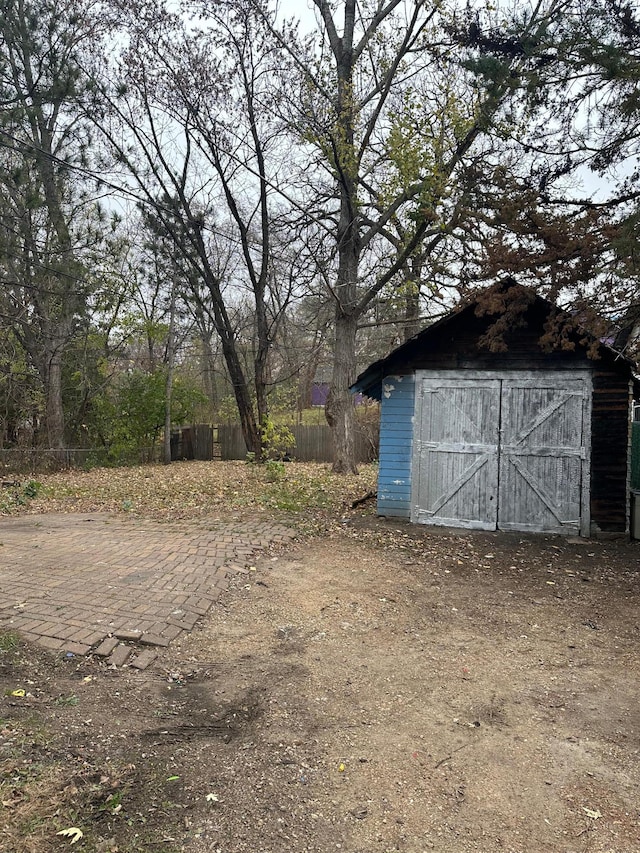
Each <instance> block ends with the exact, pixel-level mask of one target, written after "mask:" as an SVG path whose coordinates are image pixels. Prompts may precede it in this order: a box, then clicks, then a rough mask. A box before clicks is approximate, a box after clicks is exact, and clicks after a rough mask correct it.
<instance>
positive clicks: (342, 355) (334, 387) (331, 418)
mask: <svg viewBox="0 0 640 853" xmlns="http://www.w3.org/2000/svg"><path fill="white" fill-rule="evenodd" d="M356 329H357V318H356V317H355V316H354V315H352V314H351V315H350V314H343V313H341V312H340V313H338V315H337V316H336V337H335V350H334V359H333V376H332V379H331V387H330V388H329V396H328V398H327V405H326V408H325V415H326V418H327V423H328V424H329V426H330V427H331V431H332V434H333V442H334V452H335V457H334V462H333V470H334V471H335V472H336V473H337V474H357V473H358V468H357V466H356V461H355V459H356V456H355V427H356V419H355V410H354V405H353V397H352V395H351V393H350V391H349V386H350V385H351V384H352V383H353V382H354V380H355V378H356V356H355V352H356Z"/></svg>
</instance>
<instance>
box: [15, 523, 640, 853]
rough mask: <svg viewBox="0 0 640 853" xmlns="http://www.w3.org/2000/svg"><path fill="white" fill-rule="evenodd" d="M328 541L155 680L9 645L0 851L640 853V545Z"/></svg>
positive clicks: (270, 559)
mask: <svg viewBox="0 0 640 853" xmlns="http://www.w3.org/2000/svg"><path fill="white" fill-rule="evenodd" d="M185 524H187V522H185ZM327 527H328V532H327V533H326V534H325V535H323V536H321V537H316V538H312V539H309V540H307V541H306V542H304V543H302V544H300V545H298V546H297V549H296V550H295V551H289V552H285V553H281V554H279V555H277V556H274V555H270V556H266V557H265V558H264V560H263V561H262V562H260V563H258V564H257V565H256V566H255V567H254V569H250V570H249V571H247V573H240V574H238V576H237V578H236V580H235V582H234V584H233V585H232V587H231V589H230V590H229V591H228V592H227V593H225V594H224V596H223V598H222V600H221V602H220V604H219V605H218V606H216V607H215V608H214V610H213V611H212V613H211V614H210V615H209V616H208V617H207V618H206V619H205V620H204V621H203V623H202V625H201V626H200V628H199V629H197V630H195V631H194V632H192V633H191V634H190V635H188V636H187V637H186V638H184V639H183V640H182V641H181V642H180V644H179V645H176V644H173V645H172V646H171V647H170V649H169V650H168V651H167V652H166V653H165V654H163V656H162V657H161V659H160V661H159V663H158V664H157V665H155V667H154V668H153V669H151V670H146V671H144V672H133V671H131V670H128V669H117V670H116V669H109V668H107V667H105V666H104V664H101V663H99V662H98V661H95V660H91V659H77V658H71V659H67V660H65V659H60V658H56V657H54V656H52V655H49V654H47V653H45V652H40V651H38V650H36V649H34V648H32V647H25V646H23V645H19V646H18V647H17V648H11V647H10V646H11V643H10V642H9V641H8V640H7V639H6V638H5V641H4V650H3V651H2V652H0V718H2V722H1V723H0V768H1V770H2V776H1V777H0V795H1V796H0V801H1V803H2V805H1V807H0V849H2V850H6V851H8V853H23V851H38V853H41V851H42V853H49V851H54V850H55V851H57V850H64V849H69V848H70V843H69V839H68V838H65V837H63V836H58V835H56V833H57V832H58V831H60V830H61V829H65V828H68V827H78V828H79V829H81V830H82V831H83V833H84V835H83V837H82V838H81V839H80V840H79V841H78V842H77V843H76V844H75V845H74V846H73V848H72V849H74V850H84V851H96V853H133V851H145V853H149V851H155V850H163V851H171V852H172V853H176V851H188V853H205V851H206V853H209V851H214V853H217V851H220V853H245V851H246V853H249V851H251V853H280V851H287V853H289V851H292V852H293V853H321V852H322V853H327V851H331V850H340V851H347V853H371V851H381V853H390V851H403V853H424V851H432V850H436V851H441V853H460V851H463V853H464V851H479V853H494V851H495V853H503V851H510V853H530V852H531V851H542V853H545V851H562V853H579V852H580V853H582V851H590V853H614V852H615V853H637V851H638V850H639V849H640V801H639V799H638V791H639V790H640V762H639V758H640V704H639V703H638V676H639V675H640V663H639V659H638V654H637V648H638V640H639V639H640V618H639V615H638V601H639V594H640V573H639V571H638V568H639V563H638V556H639V554H640V552H639V551H638V547H637V545H636V544H634V543H632V544H620V543H600V542H584V543H580V544H577V543H576V544H572V543H569V542H567V541H566V540H564V539H562V538H558V537H542V536H540V537H529V536H527V537H525V536H518V535H505V534H478V533H476V534H472V533H461V532H456V531H431V530H428V529H426V528H423V527H414V526H410V525H406V524H400V523H394V522H390V521H385V520H381V519H375V518H373V517H371V516H366V515H355V514H353V513H351V514H348V517H346V516H345V515H343V517H342V520H340V519H339V518H338V519H336V520H335V522H333V523H332V524H330V525H329V524H328V525H327ZM16 690H18V691H20V690H24V691H25V693H24V695H12V694H13V693H14V691H16Z"/></svg>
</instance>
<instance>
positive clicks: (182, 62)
mask: <svg viewBox="0 0 640 853" xmlns="http://www.w3.org/2000/svg"><path fill="white" fill-rule="evenodd" d="M141 9H144V10H145V11H144V14H143V13H142V12H141ZM141 21H142V26H140V22H141ZM128 26H129V29H128V34H129V39H130V43H129V48H128V50H127V51H126V52H125V54H124V55H123V56H122V58H121V61H120V62H119V64H118V66H117V68H116V69H115V72H116V73H115V82H114V83H113V84H111V85H110V84H109V83H108V82H106V80H107V77H108V75H105V77H104V79H103V81H102V90H101V96H102V98H104V99H105V101H106V103H107V104H108V107H107V109H105V110H104V111H103V113H102V115H101V116H98V115H97V114H96V121H97V122H98V124H99V126H100V128H101V130H102V132H103V134H104V135H105V137H106V138H107V140H108V142H109V144H110V146H111V148H112V150H113V151H114V152H115V153H116V155H117V157H118V159H119V160H120V161H121V162H122V163H124V164H125V165H126V166H127V168H128V170H129V172H130V174H131V175H132V176H133V178H134V179H135V181H136V183H137V185H138V191H139V192H140V193H141V195H142V196H143V197H144V198H145V199H146V200H147V202H148V204H149V205H150V206H151V208H152V209H153V216H154V217H155V218H156V220H157V222H158V223H159V224H160V225H161V226H162V228H163V229H164V233H165V234H166V235H167V236H168V237H170V238H171V239H172V240H173V241H174V244H175V246H176V248H177V250H178V251H179V252H180V254H181V256H182V258H183V261H184V263H185V264H187V265H188V266H189V268H190V270H191V275H190V277H189V279H190V280H191V281H192V282H193V283H195V286H194V287H193V288H192V291H191V295H192V297H193V298H194V299H195V300H196V302H197V304H198V311H199V312H200V313H201V314H202V313H204V314H206V315H207V316H208V317H209V318H210V319H211V321H212V322H213V324H214V326H215V329H216V332H217V334H218V336H219V338H220V342H221V346H222V352H223V356H224V359H225V362H226V366H227V369H228V372H229V377H230V381H231V384H232V386H233V391H234V395H235V399H236V403H237V407H238V412H239V415H240V422H241V425H242V429H243V434H244V438H245V443H246V445H247V448H248V449H249V450H250V451H252V452H253V453H255V455H256V458H260V456H261V453H262V436H261V424H262V422H263V421H264V419H265V418H266V415H267V406H268V404H267V394H266V390H267V385H268V379H269V368H268V360H269V352H270V348H271V345H272V341H273V339H274V336H275V334H276V330H277V326H278V324H279V322H280V320H281V317H282V315H283V312H284V311H285V310H286V306H287V301H288V300H287V299H286V298H285V299H283V298H282V294H281V293H279V294H278V297H277V298H275V296H274V294H273V289H274V288H275V287H278V281H277V280H276V279H275V277H274V276H273V274H272V273H273V264H274V257H273V255H274V245H275V244H276V241H275V239H274V234H275V232H276V230H277V227H278V218H279V216H280V215H281V210H280V208H281V206H282V196H281V195H279V194H276V192H275V190H274V185H275V184H276V183H278V182H279V181H281V180H282V173H283V171H284V165H283V164H284V162H285V160H286V150H285V148H284V146H283V145H282V144H281V141H280V139H279V138H278V135H277V132H276V129H275V128H274V126H273V119H272V118H271V116H274V115H275V113H274V111H273V110H271V109H270V103H269V99H270V98H273V97H274V92H273V87H272V86H271V85H270V71H271V60H270V55H269V52H268V51H266V50H265V49H264V45H265V42H264V39H263V38H262V33H261V28H262V25H261V22H260V21H259V20H257V19H256V18H255V16H254V15H252V14H251V12H250V11H243V10H242V9H240V10H234V9H232V10H229V9H225V8H223V9H222V10H221V11H216V10H215V9H214V10H213V11H212V12H211V16H210V17H209V18H208V19H206V20H202V21H199V22H198V26H197V27H196V26H190V25H189V24H188V23H185V22H184V21H183V20H181V18H180V17H179V16H177V15H171V14H170V13H168V12H167V11H166V10H163V9H159V8H155V7H154V10H151V9H150V7H148V6H144V4H141V6H140V7H139V8H138V7H136V9H135V10H134V14H133V15H132V16H130V18H129V25H128ZM112 70H113V69H112ZM112 76H114V75H112ZM123 127H124V128H126V133H125V134H124V135H123V134H122V132H121V128H123ZM220 244H223V245H224V244H226V246H227V248H225V249H224V252H225V253H229V254H232V257H233V261H232V263H230V264H227V265H225V272H226V274H227V276H226V277H225V278H223V277H222V276H221V273H220V269H221V268H220V266H219V265H218V264H217V261H216V249H217V248H218V247H219V245H220ZM229 247H230V248H229ZM247 294H249V295H250V298H251V302H252V315H253V318H254V323H255V336H253V340H254V352H253V359H252V365H251V370H250V372H247V370H246V368H245V366H244V365H243V363H242V358H241V353H240V351H239V347H238V338H239V329H238V327H237V325H236V319H235V318H236V311H235V308H236V306H237V305H238V304H239V303H241V302H242V300H243V299H244V298H245V296H246V295H247ZM254 403H255V405H254Z"/></svg>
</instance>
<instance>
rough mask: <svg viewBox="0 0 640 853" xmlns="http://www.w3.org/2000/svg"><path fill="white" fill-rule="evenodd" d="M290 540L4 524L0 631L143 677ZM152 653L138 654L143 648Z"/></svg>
mask: <svg viewBox="0 0 640 853" xmlns="http://www.w3.org/2000/svg"><path fill="white" fill-rule="evenodd" d="M292 537H293V532H292V531H291V530H288V529H287V528H285V527H282V526H279V525H274V524H271V523H268V522H229V523H225V522H220V521H210V522H207V523H204V522H202V523H198V524H194V525H193V526H189V525H187V524H184V523H181V524H180V525H166V524H154V523H153V522H149V521H141V520H139V519H134V518H127V517H124V518H122V517H116V516H108V515H103V514H95V515H85V514H77V515H63V514H51V515H37V516H36V515H34V516H26V517H21V518H9V519H6V518H5V519H2V520H0V629H4V630H7V629H11V630H16V631H18V632H19V633H20V634H21V635H22V636H23V637H25V638H26V639H28V640H31V641H32V642H36V643H38V644H39V645H41V646H44V647H46V648H48V649H54V650H59V651H61V652H72V653H73V654H76V655H84V654H88V653H90V652H92V653H94V654H98V655H101V656H103V657H108V659H109V661H110V662H111V663H114V664H116V665H121V664H123V663H126V662H129V663H131V665H132V666H137V667H138V668H140V669H142V668H144V667H145V666H147V665H148V664H149V663H151V661H152V660H153V659H154V658H155V652H154V651H153V649H154V647H155V648H157V647H162V646H167V645H168V644H169V642H170V641H171V640H174V639H175V638H176V637H178V636H179V635H180V634H181V633H182V631H188V630H190V629H191V628H193V626H194V625H195V624H196V622H197V621H198V619H200V618H201V617H202V616H204V615H205V614H206V613H207V611H208V610H209V608H210V607H211V605H212V604H213V603H214V602H215V601H216V599H217V598H218V596H219V595H220V592H221V590H223V589H224V588H225V587H226V585H227V578H228V576H229V575H230V574H231V573H233V572H237V571H246V567H247V566H248V565H249V564H250V563H251V561H252V560H253V558H254V557H255V556H257V555H258V554H259V553H260V552H261V551H263V550H265V549H267V548H268V547H269V546H271V545H275V544H284V543H287V542H289V541H290V540H291V539H292ZM145 646H146V649H144V648H142V647H145Z"/></svg>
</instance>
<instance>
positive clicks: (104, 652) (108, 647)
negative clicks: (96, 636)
mask: <svg viewBox="0 0 640 853" xmlns="http://www.w3.org/2000/svg"><path fill="white" fill-rule="evenodd" d="M117 645H118V639H117V637H107V638H106V639H104V640H103V641H102V642H101V643H100V645H99V646H98V648H97V649H95V650H94V652H93V653H94V655H99V656H100V657H101V658H106V657H108V656H109V655H110V654H111V652H112V651H113V650H114V649H115V647H116V646H117Z"/></svg>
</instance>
